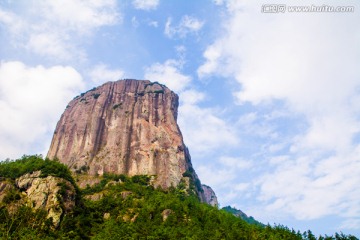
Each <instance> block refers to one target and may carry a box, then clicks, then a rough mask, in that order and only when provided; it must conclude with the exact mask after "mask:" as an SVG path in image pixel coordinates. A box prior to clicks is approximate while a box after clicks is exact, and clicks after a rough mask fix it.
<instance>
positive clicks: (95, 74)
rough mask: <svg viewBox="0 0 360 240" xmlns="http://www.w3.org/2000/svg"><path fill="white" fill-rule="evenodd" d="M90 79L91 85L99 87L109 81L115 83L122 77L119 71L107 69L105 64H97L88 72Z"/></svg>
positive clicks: (122, 72) (121, 71)
mask: <svg viewBox="0 0 360 240" xmlns="http://www.w3.org/2000/svg"><path fill="white" fill-rule="evenodd" d="M89 75H90V79H91V81H92V82H93V83H95V84H97V85H100V84H103V83H105V82H109V81H117V80H119V79H121V78H123V77H124V71H123V70H121V69H109V68H108V66H106V65H105V64H98V65H96V66H94V68H93V69H92V70H91V71H90V74H89Z"/></svg>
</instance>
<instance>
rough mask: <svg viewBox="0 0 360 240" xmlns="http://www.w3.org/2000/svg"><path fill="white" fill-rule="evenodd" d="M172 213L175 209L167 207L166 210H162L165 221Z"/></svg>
mask: <svg viewBox="0 0 360 240" xmlns="http://www.w3.org/2000/svg"><path fill="white" fill-rule="evenodd" d="M172 213H173V211H172V210H171V209H165V210H164V211H162V212H161V216H162V217H163V222H165V221H166V219H168V217H169V216H170V215H171V214H172Z"/></svg>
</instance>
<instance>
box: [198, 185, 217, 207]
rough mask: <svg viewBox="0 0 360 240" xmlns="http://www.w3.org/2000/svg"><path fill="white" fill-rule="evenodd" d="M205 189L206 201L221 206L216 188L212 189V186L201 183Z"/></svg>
mask: <svg viewBox="0 0 360 240" xmlns="http://www.w3.org/2000/svg"><path fill="white" fill-rule="evenodd" d="M201 187H202V189H203V191H204V197H205V202H206V203H207V204H209V205H211V206H214V207H215V206H219V203H218V200H217V197H216V195H215V192H214V190H212V188H211V187H209V186H207V185H204V184H203V185H201Z"/></svg>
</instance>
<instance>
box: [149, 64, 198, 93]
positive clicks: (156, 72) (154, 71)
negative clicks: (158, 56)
mask: <svg viewBox="0 0 360 240" xmlns="http://www.w3.org/2000/svg"><path fill="white" fill-rule="evenodd" d="M182 65H183V63H182V61H179V60H174V59H169V60H167V61H165V63H163V64H161V63H154V64H152V65H151V66H150V67H147V68H146V69H145V78H146V79H149V80H150V81H154V82H159V83H162V84H165V85H166V86H167V87H168V88H170V89H171V90H173V91H175V92H180V91H182V90H184V89H185V88H186V87H187V86H188V85H189V84H190V82H191V77H190V76H187V75H184V74H182V73H181V72H180V71H179V69H181V68H182Z"/></svg>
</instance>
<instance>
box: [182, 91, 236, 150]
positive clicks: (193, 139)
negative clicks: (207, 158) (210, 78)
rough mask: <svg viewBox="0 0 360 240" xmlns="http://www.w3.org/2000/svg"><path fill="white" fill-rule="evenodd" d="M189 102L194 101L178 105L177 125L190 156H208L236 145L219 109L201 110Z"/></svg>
mask: <svg viewBox="0 0 360 240" xmlns="http://www.w3.org/2000/svg"><path fill="white" fill-rule="evenodd" d="M181 99H182V95H180V100H181ZM181 101H182V100H181ZM191 102H195V101H193V100H192V101H190V102H188V103H187V102H186V100H185V102H184V104H182V105H180V108H179V125H180V126H181V129H182V132H183V135H184V139H185V143H186V144H187V145H188V146H189V147H190V149H191V154H192V155H194V156H204V155H209V154H211V153H214V152H215V151H216V150H217V149H221V148H226V147H230V146H235V145H236V144H237V143H238V138H237V136H236V133H235V131H234V129H233V128H232V126H231V125H229V124H228V123H227V122H226V121H225V120H223V119H222V118H221V117H220V116H221V114H219V113H220V112H221V111H220V110H219V109H215V108H202V107H199V106H198V105H196V104H191Z"/></svg>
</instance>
